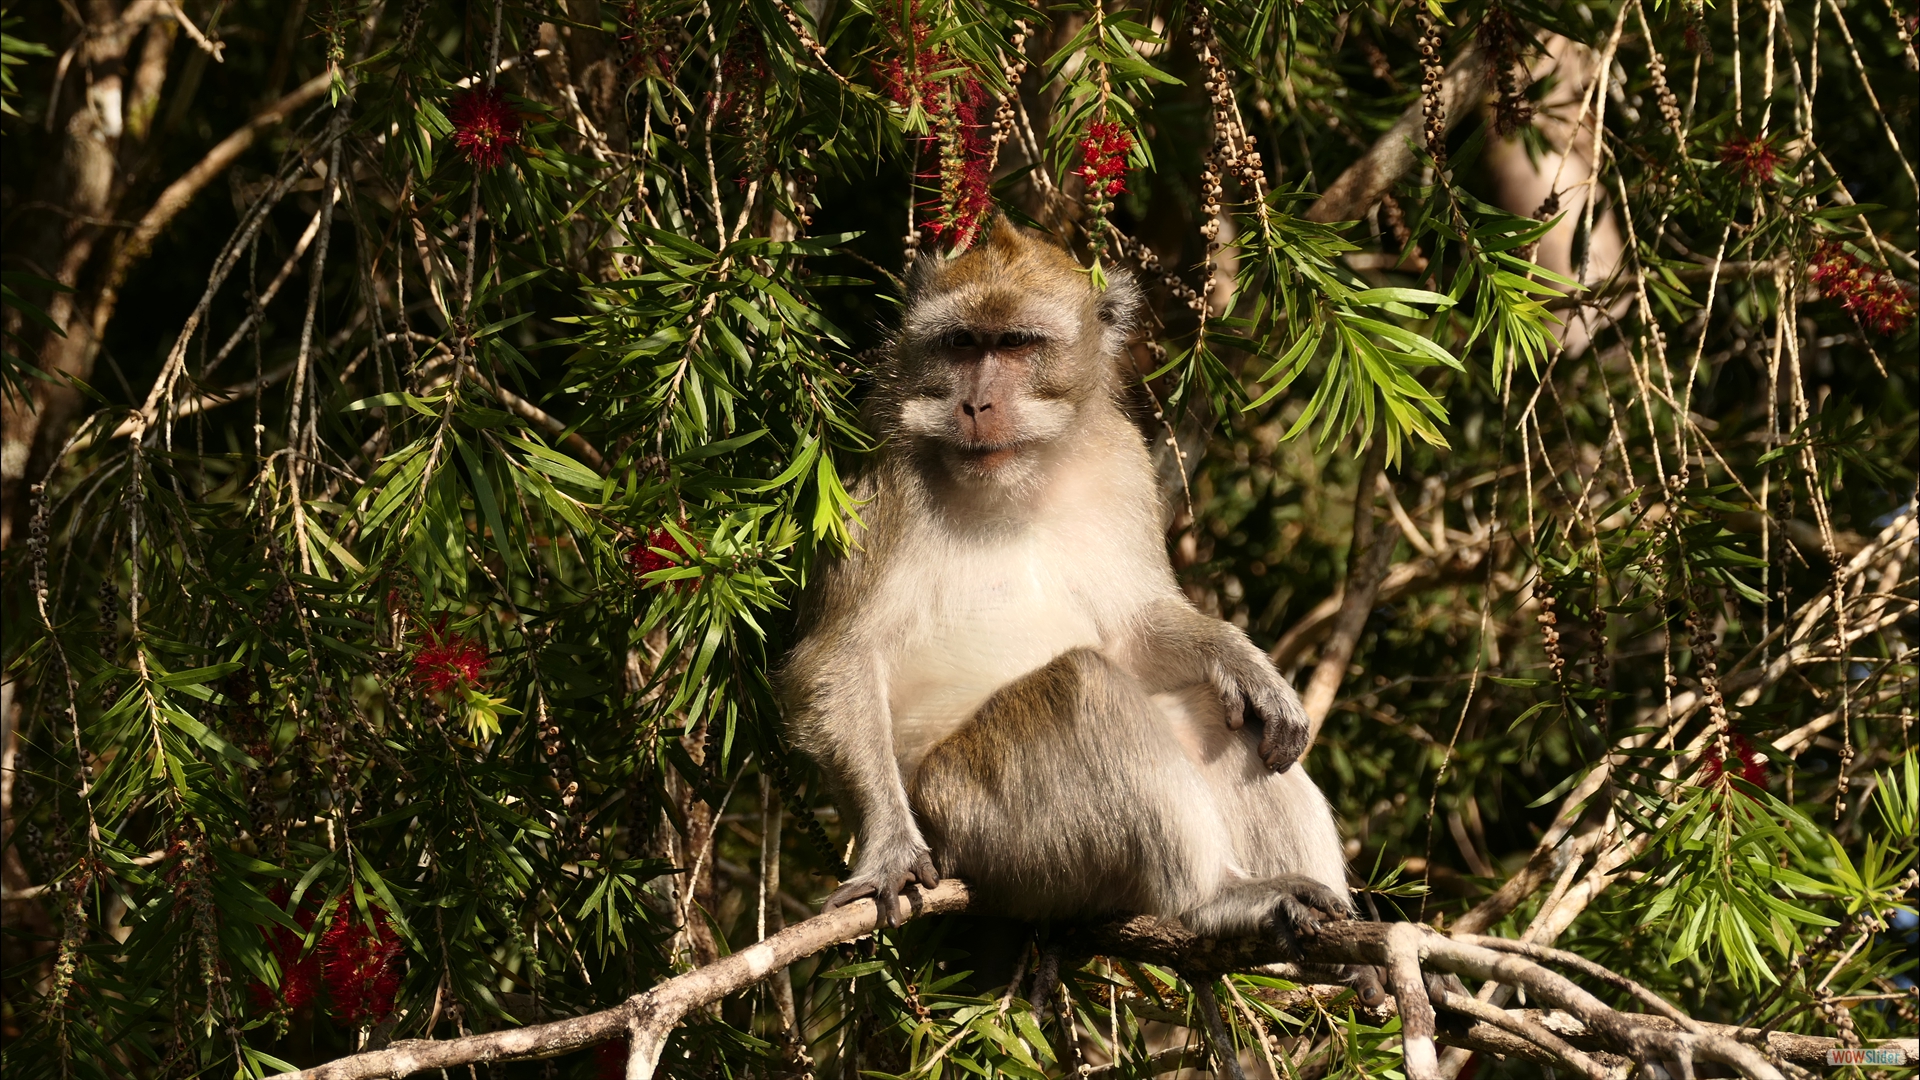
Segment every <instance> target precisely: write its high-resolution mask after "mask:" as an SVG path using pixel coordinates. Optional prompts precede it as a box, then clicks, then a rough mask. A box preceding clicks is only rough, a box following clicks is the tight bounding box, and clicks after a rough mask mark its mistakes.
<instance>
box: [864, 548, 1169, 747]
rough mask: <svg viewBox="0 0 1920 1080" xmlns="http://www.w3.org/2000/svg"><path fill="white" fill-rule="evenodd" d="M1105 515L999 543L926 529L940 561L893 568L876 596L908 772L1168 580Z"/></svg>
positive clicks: (1151, 555)
mask: <svg viewBox="0 0 1920 1080" xmlns="http://www.w3.org/2000/svg"><path fill="white" fill-rule="evenodd" d="M1133 531H1134V530H1130V529H1127V528H1126V527H1125V526H1124V525H1123V524H1122V523H1121V522H1117V521H1114V520H1113V519H1112V518H1110V517H1103V516H1101V515H1098V514H1093V515H1074V516H1072V517H1070V518H1067V519H1065V520H1062V519H1060V518H1055V519H1053V520H1052V521H1040V522H1036V523H1034V524H1032V525H1031V526H1029V527H1027V528H1023V529H1019V530H1016V531H1012V532H1009V533H1006V534H1001V535H997V536H995V537H993V538H992V539H990V540H981V539H973V538H968V539H961V538H956V537H952V536H946V535H942V536H925V537H922V538H921V542H922V543H924V544H926V545H928V546H929V547H930V548H932V549H933V550H931V551H927V552H924V554H926V555H928V556H930V558H929V559H928V561H927V562H925V563H921V564H920V565H922V566H925V565H928V564H929V563H930V564H931V565H935V566H938V567H940V571H939V572H938V573H937V574H934V575H931V576H928V575H926V574H924V572H922V573H920V574H917V575H914V576H911V577H910V576H908V575H905V574H902V575H897V576H889V577H888V578H887V579H886V580H884V581H883V582H882V583H881V587H880V590H879V595H877V596H876V597H874V600H875V601H876V605H875V606H876V608H877V609H878V610H879V611H880V612H883V613H884V616H883V618H882V619H881V620H880V622H881V623H882V624H883V625H885V626H886V627H887V628H888V630H889V632H888V633H887V634H885V635H884V636H883V637H882V638H881V639H880V648H881V652H882V656H881V662H882V671H883V672H884V674H885V678H886V682H887V704H888V707H889V710H890V712H891V715H892V722H893V741H894V747H893V749H894V756H895V759H896V761H897V762H898V763H899V766H900V771H901V775H902V776H907V777H911V776H912V775H913V773H914V771H915V770H916V769H917V768H918V767H919V764H920V761H921V760H922V759H923V758H924V757H925V756H926V754H927V752H928V751H929V750H931V749H932V748H933V747H934V745H935V744H937V743H938V742H939V741H940V740H942V739H944V738H946V737H947V736H948V735H950V734H952V733H953V732H954V731H956V730H958V729H959V728H960V727H961V725H963V724H965V723H966V722H967V721H968V720H969V719H970V718H971V717H972V716H973V715H974V713H975V712H976V711H978V710H979V708H980V706H981V705H983V704H985V702H986V700H987V698H988V697H990V696H992V694H993V692H994V691H995V690H998V689H1000V688H1001V687H1003V686H1005V685H1007V684H1008V683H1010V682H1012V681H1014V680H1015V679H1018V678H1020V677H1021V676H1022V675H1025V674H1027V673H1029V672H1031V671H1034V670H1036V669H1037V668H1040V667H1042V666H1044V665H1045V664H1046V663H1047V662H1048V661H1050V660H1052V659H1053V658H1055V657H1057V656H1059V655H1060V654H1061V653H1064V652H1066V651H1067V650H1069V649H1074V648H1082V647H1098V646H1101V645H1102V644H1106V643H1107V638H1108V637H1109V636H1110V635H1111V634H1113V633H1114V632H1115V631H1116V629H1117V628H1119V627H1121V626H1124V625H1125V624H1126V623H1127V622H1128V621H1129V620H1130V618H1131V616H1132V615H1133V614H1134V613H1136V612H1137V611H1138V610H1139V609H1140V607H1141V606H1142V605H1143V604H1145V603H1147V602H1148V601H1149V600H1150V599H1151V598H1152V597H1153V596H1154V595H1155V594H1156V593H1157V591H1158V590H1159V589H1161V588H1163V587H1164V582H1165V581H1166V577H1165V574H1164V570H1162V569H1161V567H1160V566H1159V565H1158V564H1159V563H1161V562H1163V561H1164V559H1165V556H1164V555H1163V554H1161V553H1160V552H1159V551H1158V550H1155V549H1152V548H1148V549H1146V550H1142V549H1141V548H1142V545H1141V544H1140V543H1139V538H1137V537H1131V536H1130V535H1129V534H1130V533H1131V532H1133Z"/></svg>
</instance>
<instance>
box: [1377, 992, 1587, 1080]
mask: <svg viewBox="0 0 1920 1080" xmlns="http://www.w3.org/2000/svg"><path fill="white" fill-rule="evenodd" d="M1436 1004H1438V1005H1439V1006H1440V1007H1441V1008H1443V1009H1450V1010H1452V1011H1454V1012H1457V1013H1459V1014H1461V1015H1462V1016H1471V1017H1473V1018H1474V1019H1475V1020H1479V1021H1481V1022H1483V1023H1486V1024H1491V1025H1492V1026H1494V1027H1497V1028H1499V1029H1501V1030H1502V1031H1505V1032H1507V1033H1509V1034H1511V1035H1515V1036H1518V1037H1519V1038H1520V1040H1521V1041H1523V1042H1526V1043H1531V1044H1532V1045H1534V1046H1537V1047H1540V1048H1541V1049H1543V1050H1546V1051H1548V1052H1549V1053H1550V1054H1552V1055H1553V1056H1554V1057H1556V1058H1558V1059H1560V1060H1561V1061H1564V1062H1566V1063H1567V1064H1569V1065H1571V1066H1573V1068H1574V1070H1575V1071H1576V1072H1579V1073H1580V1074H1581V1075H1582V1076H1586V1077H1589V1078H1590V1080H1607V1077H1608V1075H1609V1070H1608V1069H1607V1068H1606V1067H1605V1066H1603V1065H1601V1064H1600V1063H1599V1062H1597V1061H1595V1060H1593V1059H1592V1058H1590V1057H1588V1056H1587V1055H1586V1054H1585V1053H1583V1052H1581V1051H1579V1050H1576V1049H1574V1048H1573V1046H1572V1045H1570V1044H1569V1043H1567V1042H1566V1040H1564V1039H1562V1038H1560V1036H1558V1035H1556V1034H1554V1033H1553V1032H1552V1031H1550V1030H1548V1029H1547V1028H1546V1027H1545V1026H1543V1025H1541V1024H1540V1023H1538V1022H1536V1021H1535V1020H1533V1019H1532V1018H1530V1017H1527V1016H1524V1015H1521V1014H1519V1013H1516V1012H1510V1011H1508V1010H1506V1009H1501V1008H1497V1007H1495V1006H1493V1005H1489V1004H1487V1003H1486V1002H1484V1001H1481V1000H1479V999H1478V998H1473V997H1469V996H1467V995H1466V994H1461V993H1455V992H1452V991H1447V992H1445V993H1443V994H1441V996H1440V1000H1439V1001H1438V1002H1436ZM1403 1022H1404V1021H1403Z"/></svg>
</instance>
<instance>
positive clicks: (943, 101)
mask: <svg viewBox="0 0 1920 1080" xmlns="http://www.w3.org/2000/svg"><path fill="white" fill-rule="evenodd" d="M888 29H889V31H890V32H891V34H892V36H893V38H894V41H895V43H896V44H897V45H898V47H899V50H900V56H898V57H889V58H887V59H885V60H882V61H877V62H875V64H874V67H873V70H874V75H875V76H876V77H877V78H878V79H879V81H880V84H881V87H882V88H883V89H884V90H885V92H886V95H887V97H888V98H889V99H891V100H892V101H893V102H894V103H895V104H897V105H899V106H901V107H902V108H905V109H908V110H911V109H913V108H915V107H918V108H919V109H920V110H921V111H922V112H923V114H924V115H925V116H926V118H927V126H928V129H929V130H928V133H927V134H925V135H922V136H919V144H920V145H919V157H920V158H921V159H922V160H929V161H930V165H929V166H928V167H927V168H926V169H925V170H923V171H922V172H921V173H920V174H919V175H918V176H916V177H915V179H916V181H918V182H919V183H921V184H924V185H925V186H927V187H931V188H938V189H939V192H940V194H939V195H938V196H936V197H935V198H932V199H928V200H927V201H926V202H924V203H922V204H920V205H921V206H922V207H924V208H925V212H924V216H923V218H922V220H921V222H920V227H921V228H922V229H925V230H926V231H927V234H928V235H930V236H932V237H933V238H934V239H936V240H938V239H943V238H944V239H946V240H947V241H949V242H950V243H953V244H954V245H956V246H958V245H964V244H966V243H968V242H970V241H971V240H972V238H973V235H974V233H975V232H976V231H977V230H978V229H979V227H980V223H981V221H982V220H984V219H985V218H986V216H987V212H988V211H989V210H990V209H991V208H992V206H993V197H992V193H991V191H990V190H989V185H990V184H991V182H992V179H993V178H992V177H991V176H990V175H988V173H989V165H990V163H991V160H992V158H993V132H992V126H993V95H991V94H990V93H988V92H987V87H986V84H985V83H983V82H981V81H980V78H979V76H978V75H977V74H976V72H975V69H974V67H973V65H972V64H971V63H970V62H969V61H967V60H965V59H963V58H961V57H958V56H955V55H954V54H953V53H950V52H948V51H947V49H946V48H945V47H944V46H935V47H933V48H927V47H925V45H924V44H923V43H924V42H925V41H926V39H927V35H928V32H929V27H928V26H927V23H926V21H925V20H922V19H915V18H913V17H912V14H911V12H910V11H909V13H908V14H907V16H906V18H905V19H904V20H902V19H900V18H899V17H897V16H896V17H895V19H894V20H893V21H892V22H891V23H890V25H889V26H888ZM903 58H904V59H903ZM935 76H938V77H935Z"/></svg>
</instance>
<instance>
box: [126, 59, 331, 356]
mask: <svg viewBox="0 0 1920 1080" xmlns="http://www.w3.org/2000/svg"><path fill="white" fill-rule="evenodd" d="M332 85H333V75H332V73H331V72H321V73H320V74H318V75H315V76H314V77H313V78H311V79H308V80H307V81H306V82H304V83H301V84H300V85H299V86H298V87H296V88H295V89H294V91H293V92H292V93H290V94H288V95H287V96H285V97H283V98H281V99H280V100H279V101H276V102H274V103H273V104H272V105H269V106H267V107H266V108H265V109H262V110H261V111H260V112H259V113H257V114H255V115H254V118H253V119H251V120H249V121H247V122H246V124H245V125H243V126H242V127H241V128H240V129H239V130H238V131H235V132H234V133H233V134H231V135H228V136H227V137H226V138H224V139H222V140H220V141H219V142H218V143H217V144H215V145H214V148H213V149H211V150H209V151H207V156H206V157H203V158H201V159H200V161H199V162H198V163H197V164H195V165H194V166H193V168H191V169H188V170H187V171H186V172H184V173H182V174H181V175H180V178H179V179H178V180H175V181H174V182H173V183H171V184H168V185H167V188H166V190H165V191H162V192H161V193H160V197H159V198H157V199H155V200H154V201H153V205H152V206H151V207H149V208H148V210H147V212H146V213H145V214H143V215H141V217H140V222H139V224H137V225H135V226H134V227H133V232H132V234H131V235H129V236H128V237H127V239H126V241H125V242H124V243H122V244H121V245H120V247H119V248H118V249H117V250H116V251H115V252H114V253H113V262H112V264H111V265H109V266H108V267H107V276H106V280H105V282H104V283H103V284H102V285H101V288H100V300H99V302H98V303H96V304H95V305H94V307H93V337H92V340H94V341H98V340H99V339H100V335H101V334H102V333H103V332H104V331H105V330H106V327H107V323H108V322H109V321H111V320H112V319H113V311H114V308H115V306H116V305H117V304H118V302H119V299H120V286H121V284H122V283H123V282H125V281H126V280H127V272H128V271H129V270H131V269H133V264H134V263H137V262H139V261H140V260H141V259H144V258H146V256H147V253H148V252H149V251H151V250H153V242H154V241H155V240H156V239H158V238H159V236H160V233H161V231H162V230H164V229H165V228H166V227H167V223H168V222H171V221H172V220H173V219H174V217H175V216H176V215H178V214H179V213H180V211H182V210H185V209H186V208H187V204H188V203H191V202H192V201H193V197H194V196H195V195H198V194H200V191H201V189H202V188H205V187H206V186H207V184H209V183H211V182H212V180H213V178H214V177H216V176H219V175H220V174H221V173H222V172H225V171H226V168H227V166H229V165H231V164H233V162H234V160H235V159H236V158H238V157H239V156H240V155H241V154H242V153H244V152H245V151H246V149H247V148H248V147H250V146H252V145H253V141H254V140H255V139H257V138H259V137H260V133H261V132H263V131H265V130H267V129H268V128H270V127H273V126H275V125H277V124H279V123H280V122H281V121H282V120H285V119H286V118H287V115H288V114H289V113H291V112H293V111H294V110H295V109H298V108H299V107H301V106H302V105H305V104H307V103H308V102H310V101H313V100H314V99H315V98H318V97H319V96H320V95H321V94H324V93H326V92H327V88H328V87H329V86H332Z"/></svg>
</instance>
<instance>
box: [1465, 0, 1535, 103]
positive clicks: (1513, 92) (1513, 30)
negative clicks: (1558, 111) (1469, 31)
mask: <svg viewBox="0 0 1920 1080" xmlns="http://www.w3.org/2000/svg"><path fill="white" fill-rule="evenodd" d="M1478 36H1479V38H1480V49H1481V51H1482V52H1483V53H1485V55H1486V57H1487V65H1488V66H1489V67H1491V68H1492V69H1493V78H1494V87H1495V91H1496V92H1495V95H1494V99H1493V129H1494V131H1496V132H1498V133H1499V134H1501V135H1511V134H1513V133H1514V132H1516V131H1519V130H1520V129H1521V128H1523V127H1526V126H1527V125H1528V124H1530V123H1532V122H1533V105H1532V103H1531V102H1529V101H1527V97H1526V88H1525V87H1523V86H1521V85H1520V78H1519V76H1518V75H1517V74H1516V72H1518V71H1520V70H1522V69H1521V67H1520V54H1521V52H1522V50H1523V49H1524V48H1525V47H1526V41H1527V37H1526V35H1525V33H1523V32H1522V31H1521V29H1520V23H1519V21H1518V20H1516V19H1515V18H1514V17H1513V12H1511V11H1508V10H1507V8H1506V5H1504V4H1494V5H1493V6H1492V7H1490V8H1488V9H1487V15H1486V18H1484V19H1482V20H1481V21H1480V32H1479V35H1478Z"/></svg>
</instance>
